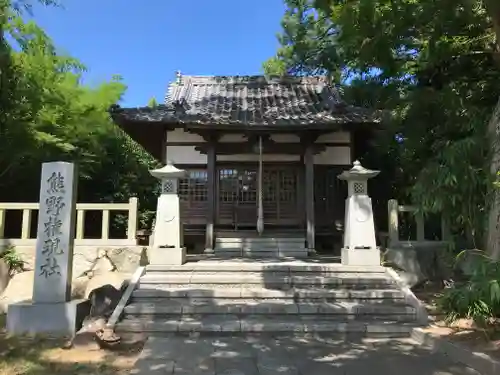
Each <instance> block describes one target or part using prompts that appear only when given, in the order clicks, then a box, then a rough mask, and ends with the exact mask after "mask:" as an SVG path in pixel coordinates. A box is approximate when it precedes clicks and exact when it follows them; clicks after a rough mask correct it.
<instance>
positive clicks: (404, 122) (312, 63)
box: [264, 0, 500, 246]
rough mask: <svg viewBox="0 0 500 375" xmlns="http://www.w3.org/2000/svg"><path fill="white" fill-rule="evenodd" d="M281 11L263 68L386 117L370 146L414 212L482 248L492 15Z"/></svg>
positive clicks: (357, 7) (366, 9)
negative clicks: (320, 80)
mask: <svg viewBox="0 0 500 375" xmlns="http://www.w3.org/2000/svg"><path fill="white" fill-rule="evenodd" d="M490 3H491V4H490V6H495V4H493V3H494V1H491V2H490ZM286 5H287V9H286V12H285V15H284V17H283V20H282V26H283V31H282V33H281V35H280V36H279V40H280V43H281V47H280V49H279V50H278V52H277V55H276V56H275V57H274V58H272V59H270V60H269V61H268V62H266V63H265V64H264V69H266V70H268V71H271V73H274V74H277V73H280V69H281V70H285V71H286V72H287V73H292V74H312V73H325V74H328V75H329V76H330V78H331V80H332V81H334V82H336V83H341V84H343V85H344V87H343V91H344V94H345V96H346V98H348V99H349V100H350V101H351V102H353V104H370V106H373V107H375V108H385V109H388V110H390V111H391V112H392V119H391V121H390V122H389V123H387V124H385V127H386V128H385V131H384V132H382V134H381V136H380V137H379V139H377V142H378V143H381V144H383V145H384V147H386V149H385V150H387V148H389V150H390V152H391V155H390V157H391V159H392V160H395V161H397V163H395V166H394V167H395V169H397V170H399V172H400V174H402V177H401V178H400V182H401V185H400V186H399V187H400V188H405V187H408V189H406V190H408V194H409V196H411V198H412V199H413V201H414V202H415V203H417V204H420V205H421V208H422V209H423V210H425V211H427V212H435V211H443V210H444V212H446V213H447V214H448V216H449V219H450V220H451V221H452V223H453V224H454V226H455V230H456V231H458V232H460V231H462V232H463V234H464V235H465V236H466V237H467V239H468V242H469V243H470V246H479V245H484V243H483V240H484V236H483V234H484V230H483V228H484V220H485V215H484V212H485V210H487V208H488V205H487V201H488V199H487V197H488V194H487V192H488V188H489V186H491V185H490V184H489V182H488V181H489V179H488V177H489V166H488V155H489V154H490V152H489V151H490V148H489V146H488V142H487V141H488V137H487V134H488V129H487V124H488V120H489V119H490V117H491V113H492V110H493V108H494V107H495V105H496V103H497V100H498V92H499V89H500V86H499V84H498V82H499V78H500V74H499V71H498V69H497V66H496V56H497V52H498V45H497V40H498V39H497V38H496V37H495V29H494V28H493V25H494V24H495V22H492V17H489V16H488V14H490V15H492V14H493V12H494V10H493V9H494V8H488V9H486V8H485V6H484V5H483V3H482V2H480V1H469V0H458V1H457V0H444V1H440V2H435V1H431V0H423V1H414V0H391V1H389V0H353V1H349V2H345V1H340V0H323V1H322V0H316V1H313V0H287V1H286ZM452 9H453V11H450V10H452ZM488 10H489V11H490V13H488V12H487V11H488ZM281 73H282V72H281ZM347 80H349V81H350V83H349V84H348V85H347V84H346V81H347ZM490 124H491V122H490ZM396 136H397V137H398V139H402V140H403V141H402V142H401V143H398V142H395V137H396ZM490 138H491V137H490ZM497 138H498V137H497ZM385 150H384V151H385ZM379 160H383V158H382V156H380V155H379ZM405 193H406V191H404V190H401V191H400V193H399V194H401V195H402V196H403V197H404V195H405Z"/></svg>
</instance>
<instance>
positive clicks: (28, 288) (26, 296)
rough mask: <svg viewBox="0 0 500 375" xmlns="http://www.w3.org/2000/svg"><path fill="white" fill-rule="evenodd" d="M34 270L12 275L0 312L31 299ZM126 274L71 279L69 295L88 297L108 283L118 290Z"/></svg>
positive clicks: (1, 300)
mask: <svg viewBox="0 0 500 375" xmlns="http://www.w3.org/2000/svg"><path fill="white" fill-rule="evenodd" d="M34 277H35V271H25V272H21V273H18V274H16V275H14V276H13V277H12V279H11V280H10V282H9V285H8V286H7V288H6V289H5V290H4V292H3V293H2V294H1V295H0V313H1V312H6V311H7V306H8V305H9V304H11V303H16V302H21V301H31V298H32V295H33V280H34ZM127 279H128V275H124V274H120V273H118V272H102V273H100V274H97V275H95V276H94V277H92V278H91V279H89V278H88V277H86V276H84V277H79V278H77V279H74V280H73V281H72V287H71V295H72V298H74V299H81V298H88V297H89V295H90V293H91V292H92V291H93V290H94V289H98V288H99V287H101V286H103V285H106V284H110V285H112V286H113V287H114V288H115V289H116V290H120V288H122V285H126V280H127Z"/></svg>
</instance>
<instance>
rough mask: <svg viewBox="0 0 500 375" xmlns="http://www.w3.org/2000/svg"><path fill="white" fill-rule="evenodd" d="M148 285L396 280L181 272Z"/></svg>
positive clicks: (151, 277)
mask: <svg viewBox="0 0 500 375" xmlns="http://www.w3.org/2000/svg"><path fill="white" fill-rule="evenodd" d="M139 283H140V285H145V284H191V285H193V284H210V285H216V284H255V285H264V286H265V285H290V286H295V285H315V286H317V285H342V286H344V285H360V284H364V285H367V284H368V285H393V284H394V281H393V280H392V279H391V278H390V277H389V276H388V275H386V274H378V273H372V274H370V273H365V274H363V275H362V276H361V275H356V274H353V273H350V274H349V273H336V274H332V275H331V276H317V275H314V274H311V275H304V274H302V275H295V274H291V275H290V276H289V275H287V274H284V273H263V272H256V273H248V272H247V273H244V274H243V273H238V272H202V271H198V272H193V273H191V274H189V273H185V272H181V273H175V272H169V273H146V274H145V275H144V276H142V277H141V279H140V281H139Z"/></svg>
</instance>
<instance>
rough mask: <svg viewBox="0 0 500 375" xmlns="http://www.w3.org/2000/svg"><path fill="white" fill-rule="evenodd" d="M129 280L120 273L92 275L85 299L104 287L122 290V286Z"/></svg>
mask: <svg viewBox="0 0 500 375" xmlns="http://www.w3.org/2000/svg"><path fill="white" fill-rule="evenodd" d="M127 279H128V275H124V274H121V273H118V272H105V273H100V274H95V275H92V277H91V278H90V279H89V281H88V283H87V286H86V289H85V294H84V295H85V298H89V296H90V293H91V292H92V291H93V290H95V289H98V288H100V287H102V286H103V285H108V284H109V285H112V286H113V287H114V288H115V289H118V290H119V289H121V288H122V285H123V284H124V283H125V281H126V280H127Z"/></svg>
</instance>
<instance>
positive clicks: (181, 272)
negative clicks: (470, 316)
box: [116, 257, 418, 338]
mask: <svg viewBox="0 0 500 375" xmlns="http://www.w3.org/2000/svg"><path fill="white" fill-rule="evenodd" d="M417 325H418V324H417V312H416V310H415V308H414V307H413V306H411V305H410V304H408V303H407V300H406V296H405V293H404V292H403V291H402V290H401V288H400V287H398V285H397V284H396V282H395V280H394V279H393V278H392V277H391V275H390V274H389V273H388V272H387V271H386V269H385V268H384V267H381V266H371V267H355V266H343V265H340V264H336V263H330V262H325V261H324V259H319V258H317V259H305V260H290V259H288V260H287V259H279V260H273V259H262V260H260V261H256V260H253V259H245V258H241V259H232V260H222V259H216V258H211V259H210V258H207V257H205V258H204V260H198V261H192V262H188V263H186V264H184V265H182V266H169V267H167V266H148V267H147V268H146V273H145V274H144V276H142V277H141V279H140V281H139V285H138V287H137V288H136V290H134V292H133V294H132V298H131V300H130V301H129V304H128V305H127V306H126V307H125V310H124V314H123V318H122V320H121V321H120V322H119V323H118V325H117V326H116V331H117V332H118V333H119V334H120V333H122V334H123V333H146V334H149V335H154V336H158V335H160V336H161V335H170V334H186V333H193V332H196V333H200V334H210V335H214V334H222V333H224V334H229V335H238V334H248V333H271V334H275V333H311V332H313V333H314V332H323V333H324V332H327V333H337V334H349V333H358V334H361V335H363V336H368V337H372V336H374V337H390V338H393V337H401V336H403V337H407V336H409V334H410V332H411V329H412V328H413V327H415V326H417Z"/></svg>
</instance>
